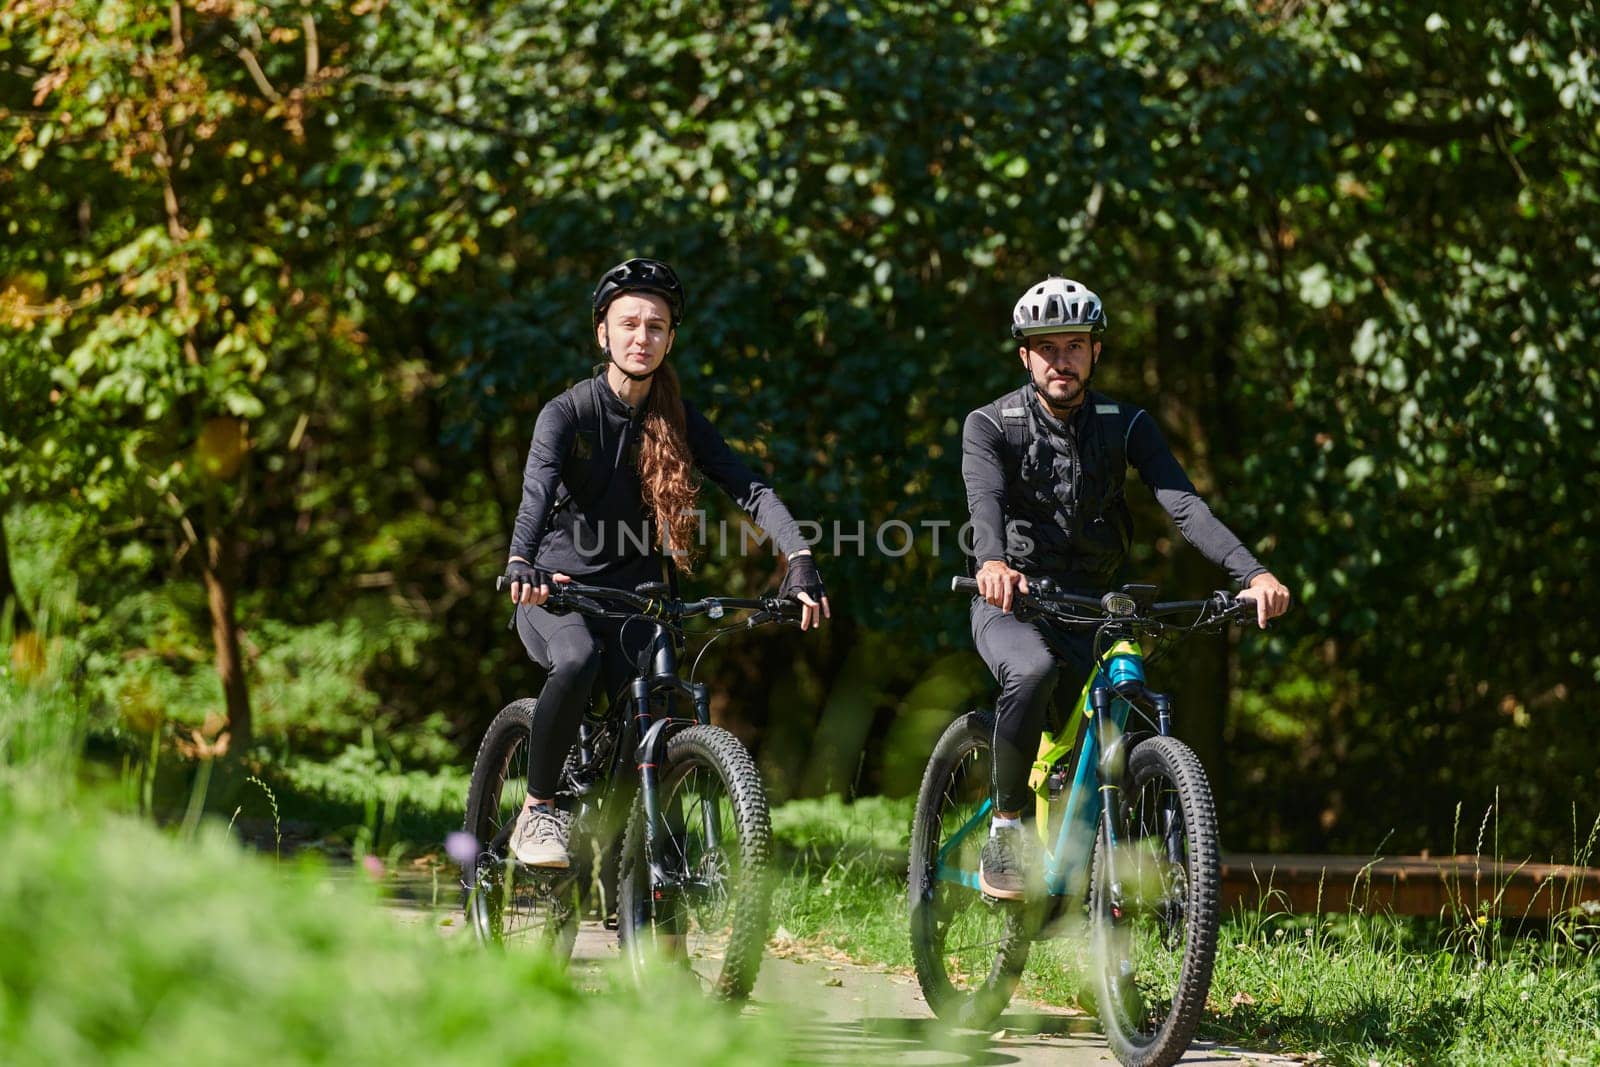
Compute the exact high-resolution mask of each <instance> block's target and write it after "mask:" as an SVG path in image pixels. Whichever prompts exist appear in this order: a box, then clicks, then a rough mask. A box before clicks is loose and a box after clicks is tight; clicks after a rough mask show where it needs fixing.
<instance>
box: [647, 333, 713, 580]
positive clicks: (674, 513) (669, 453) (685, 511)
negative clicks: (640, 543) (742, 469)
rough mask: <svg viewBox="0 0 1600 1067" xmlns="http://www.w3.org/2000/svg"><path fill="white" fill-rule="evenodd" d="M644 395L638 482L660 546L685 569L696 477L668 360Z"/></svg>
mask: <svg viewBox="0 0 1600 1067" xmlns="http://www.w3.org/2000/svg"><path fill="white" fill-rule="evenodd" d="M655 379H656V380H655V382H654V384H652V385H651V387H650V398H649V399H648V400H646V401H645V409H644V431H643V440H642V441H641V442H640V444H639V485H640V488H641V489H642V490H643V491H644V499H645V503H647V504H649V505H650V511H651V515H652V517H653V519H654V520H655V526H656V536H657V537H658V538H660V541H661V551H663V552H665V553H666V554H667V555H668V556H669V557H671V558H672V561H673V562H674V563H676V564H677V565H678V566H679V567H680V568H682V569H683V570H685V571H688V570H692V569H693V566H694V556H695V548H696V545H695V536H696V534H697V533H698V532H699V527H700V524H699V521H698V519H697V518H696V516H695V515H694V514H693V512H694V501H695V495H696V493H698V492H699V490H700V478H699V476H698V475H697V474H696V473H695V470H694V463H693V461H692V460H691V458H690V456H689V431H688V426H687V422H686V418H685V415H684V411H683V393H682V392H681V391H680V390H679V388H678V373H677V371H675V370H673V369H672V366H671V365H670V364H668V363H663V364H662V365H661V367H660V369H658V370H657V371H656V374H655Z"/></svg>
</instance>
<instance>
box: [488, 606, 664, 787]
mask: <svg viewBox="0 0 1600 1067" xmlns="http://www.w3.org/2000/svg"><path fill="white" fill-rule="evenodd" d="M654 630H655V628H654V627H652V626H647V625H645V624H643V623H639V622H635V623H634V624H633V625H632V626H626V625H625V623H624V620H619V619H589V618H586V617H585V616H582V615H578V614H576V613H567V614H562V615H552V614H551V613H550V612H548V611H546V610H545V609H544V608H537V607H533V606H531V605H526V606H520V607H518V608H517V635H518V636H519V637H521V638H522V643H523V645H524V646H525V647H526V648H527V650H528V656H529V657H530V658H531V659H532V660H533V661H534V662H535V663H537V664H539V665H540V666H541V667H543V668H545V670H547V671H549V672H550V674H549V677H547V678H546V679H545V682H544V688H543V689H541V690H540V691H539V699H538V701H537V702H536V703H535V705H534V709H533V717H532V727H531V730H530V735H531V736H530V739H529V747H528V792H529V793H530V794H532V795H533V796H534V797H535V798H537V799H539V800H549V799H550V798H551V797H553V796H555V795H556V785H557V783H558V782H559V780H560V777H561V764H562V761H564V760H565V759H566V756H567V751H568V750H569V749H570V748H571V747H572V746H573V744H574V743H575V742H576V741H577V740H578V723H579V721H580V720H581V719H582V718H583V709H584V708H585V707H586V706H588V703H589V698H590V695H591V694H592V693H593V691H594V684H595V681H596V680H597V679H601V678H603V679H604V681H605V691H606V694H607V695H608V696H609V697H611V699H612V700H613V701H615V700H617V699H618V691H619V690H621V689H622V688H623V687H624V686H626V685H627V683H628V682H630V681H632V679H633V677H634V675H635V674H636V673H637V671H636V667H635V660H636V659H637V657H638V654H639V652H640V651H642V650H643V649H644V647H645V646H646V645H648V644H649V642H650V638H651V637H652V636H653V635H654ZM624 641H625V642H626V647H624Z"/></svg>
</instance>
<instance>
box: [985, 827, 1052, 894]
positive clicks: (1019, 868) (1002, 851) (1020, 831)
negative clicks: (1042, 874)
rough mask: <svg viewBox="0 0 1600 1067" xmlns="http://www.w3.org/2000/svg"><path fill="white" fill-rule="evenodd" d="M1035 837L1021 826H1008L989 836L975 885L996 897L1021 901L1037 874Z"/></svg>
mask: <svg viewBox="0 0 1600 1067" xmlns="http://www.w3.org/2000/svg"><path fill="white" fill-rule="evenodd" d="M1037 840H1038V839H1037V838H1035V837H1033V835H1032V831H1030V830H1028V829H1025V828H1023V827H1014V826H1007V827H1003V828H1001V829H999V830H996V831H994V833H992V834H990V835H989V840H988V841H987V842H985V843H984V846H983V852H982V854H981V855H980V856H979V861H978V888H979V889H981V890H982V891H983V892H984V894H985V895H987V896H990V897H993V898H994V899H996V900H1021V899H1022V898H1023V897H1024V896H1025V895H1026V894H1027V890H1028V884H1029V882H1030V881H1031V880H1032V879H1033V878H1034V877H1035V876H1036V874H1037V868H1038V860H1037V856H1036V855H1035V854H1036V853H1037V852H1038V846H1037V844H1036V842H1037Z"/></svg>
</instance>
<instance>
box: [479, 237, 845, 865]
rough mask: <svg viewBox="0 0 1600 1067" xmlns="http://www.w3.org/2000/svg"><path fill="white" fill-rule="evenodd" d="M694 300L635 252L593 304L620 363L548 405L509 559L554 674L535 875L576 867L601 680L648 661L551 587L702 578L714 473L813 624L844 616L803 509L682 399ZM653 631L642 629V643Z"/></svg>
mask: <svg viewBox="0 0 1600 1067" xmlns="http://www.w3.org/2000/svg"><path fill="white" fill-rule="evenodd" d="M683 303H684V301H683V287H682V286H681V285H680V284H679V282H678V277H677V275H676V274H675V273H673V271H672V268H671V267H668V266H667V265H666V264H665V263H661V262H659V261H657V260H652V259H630V260H627V261H626V262H624V263H621V264H618V265H617V266H615V267H613V268H612V269H610V270H608V271H606V273H605V274H604V275H603V276H602V277H601V279H600V283H599V285H597V286H596V287H595V290H594V298H593V301H592V308H593V320H594V330H595V340H596V341H597V342H598V343H599V345H600V349H601V351H602V352H604V353H605V356H606V362H605V364H603V365H602V368H601V369H600V370H599V371H598V372H597V373H596V374H595V375H594V377H592V378H589V379H587V380H586V381H581V382H579V383H578V384H576V385H574V386H573V387H572V388H570V389H568V390H567V391H566V392H564V393H562V394H561V395H559V396H557V397H555V398H554V399H553V400H551V401H550V402H549V403H547V404H545V405H544V407H543V409H542V410H541V411H540V412H539V418H538V421H537V423H536V424H535V426H534V431H533V443H532V444H531V445H530V446H529V449H528V462H527V466H526V467H525V469H524V472H523V480H522V505H521V507H519V508H518V509H517V521H516V527H515V530H514V531H513V533H512V537H511V555H510V560H509V562H508V563H507V565H506V574H507V576H508V577H509V578H510V579H511V599H512V602H513V603H515V604H517V605H518V607H517V611H516V621H517V633H518V634H519V635H520V636H521V638H522V642H523V644H524V645H526V646H527V649H528V655H529V656H530V657H532V658H533V660H534V661H535V662H537V663H539V664H540V665H541V666H543V667H544V668H545V669H546V670H548V671H549V677H548V678H547V679H546V680H545V684H544V688H543V690H542V691H541V692H540V694H539V699H538V701H537V703H536V705H535V708H534V712H533V716H532V726H531V738H530V743H529V760H528V795H527V800H526V803H525V804H524V806H523V810H522V813H521V814H520V815H519V816H518V819H517V826H516V829H515V830H514V831H513V833H512V837H511V851H512V853H513V854H514V855H515V856H516V858H517V861H518V862H519V863H522V864H524V865H526V866H532V867H566V866H568V865H569V864H570V862H571V861H570V858H569V856H568V854H567V841H566V823H565V820H564V819H563V817H562V815H561V813H559V812H557V811H556V809H555V804H554V798H555V792H556V782H557V779H558V778H559V776H560V773H561V764H562V760H563V759H564V758H565V755H566V752H567V750H568V749H569V748H571V746H572V744H573V742H574V741H576V739H577V736H578V723H579V720H580V718H581V716H582V714H583V709H584V707H585V706H586V704H587V703H588V700H589V694H590V692H591V690H592V688H593V686H594V683H595V681H596V679H597V677H603V678H604V680H605V683H606V690H607V693H608V694H609V695H613V696H614V695H615V694H616V692H617V691H618V688H619V687H620V685H621V684H622V683H623V682H624V681H626V679H627V678H628V677H629V676H630V674H631V662H632V657H633V655H635V654H637V652H638V648H637V647H632V648H629V647H624V641H625V639H627V637H628V636H629V635H627V634H625V633H624V632H623V629H624V628H623V626H622V624H620V623H616V622H612V621H610V620H594V619H587V618H585V617H584V616H582V615H578V614H560V615H556V614H552V613H551V612H549V611H547V610H545V608H544V607H543V606H542V605H543V604H544V603H545V601H546V600H547V599H548V598H549V596H550V588H551V583H552V582H563V583H564V582H569V581H572V580H574V579H578V580H581V581H582V582H583V583H584V584H587V585H601V586H607V587H609V588H613V589H633V588H635V587H636V586H638V585H639V584H641V583H643V582H650V581H659V580H660V579H661V577H662V574H663V569H664V566H676V567H678V568H681V569H688V567H689V566H690V565H691V564H692V554H693V549H694V545H695V539H696V535H697V534H698V532H699V529H700V516H699V515H698V514H697V513H696V512H695V509H694V503H695V497H696V491H697V489H698V486H699V482H700V476H701V475H704V476H706V477H709V478H710V479H711V480H712V481H713V482H715V483H716V484H717V485H719V486H721V487H722V489H723V491H724V492H726V493H727V494H728V495H729V496H730V497H732V498H733V499H734V501H735V502H736V503H737V504H738V505H739V506H740V507H741V508H743V509H744V510H745V512H746V513H748V514H749V515H750V517H751V518H752V519H753V520H755V522H756V524H757V525H759V526H760V527H761V528H762V529H763V530H765V531H766V532H767V534H768V535H769V536H771V538H772V540H773V542H774V544H776V546H777V548H778V550H779V551H781V552H782V553H783V555H784V556H785V558H786V559H787V561H788V570H787V572H786V573H785V575H784V579H783V585H782V587H781V588H780V590H779V593H780V595H784V596H793V597H795V598H796V599H798V600H799V601H800V603H801V604H802V605H803V609H802V610H803V616H802V619H801V622H800V627H801V629H803V630H804V629H810V628H811V627H813V626H817V625H820V624H821V622H822V620H823V619H824V618H827V617H829V615H830V614H831V612H830V609H829V606H828V598H827V596H826V595H825V593H824V590H823V586H822V579H821V577H820V575H819V574H818V573H817V566H816V562H815V560H814V559H813V558H812V556H811V550H810V549H809V548H808V547H807V546H806V543H805V540H804V539H803V538H802V537H801V535H800V530H799V527H798V525H797V524H796V523H795V520H794V517H793V516H792V515H790V514H789V509H788V508H786V507H785V506H784V504H783V501H782V500H780V499H779V498H778V494H777V493H776V492H774V491H773V489H772V487H771V486H769V485H767V484H766V482H764V481H763V480H762V479H761V478H760V477H758V476H757V475H756V474H754V473H753V472H752V471H751V470H750V468H749V467H748V466H746V465H745V463H744V462H743V461H742V460H741V459H740V458H739V457H738V456H736V455H735V454H734V453H733V450H732V449H730V448H729V447H728V444H727V442H726V441H724V440H723V439H722V435H721V434H719V433H718V432H717V431H716V429H715V428H714V427H713V426H712V425H711V423H710V422H709V421H707V419H706V417H705V416H704V415H703V414H701V413H700V411H699V410H697V409H696V408H695V407H693V406H692V405H690V404H689V403H687V402H686V401H685V400H684V399H683V397H682V395H681V393H680V392H679V389H678V376H677V374H676V373H675V372H674V371H673V369H672V366H671V365H670V364H668V363H667V362H666V358H667V354H668V353H669V352H671V351H672V343H673V341H674V340H675V339H676V337H677V328H678V324H679V322H680V321H682V318H683ZM667 560H670V561H671V562H670V564H669V563H665V561H667ZM641 629H642V628H640V627H635V628H634V631H635V636H636V637H638V638H640V639H642V638H643V636H644V635H642V634H639V631H640V630H641ZM636 643H637V642H635V644H636Z"/></svg>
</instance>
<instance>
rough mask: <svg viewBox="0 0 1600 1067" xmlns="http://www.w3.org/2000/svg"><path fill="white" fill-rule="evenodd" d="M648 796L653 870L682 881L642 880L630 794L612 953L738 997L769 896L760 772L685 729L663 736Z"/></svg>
mask: <svg viewBox="0 0 1600 1067" xmlns="http://www.w3.org/2000/svg"><path fill="white" fill-rule="evenodd" d="M657 797H658V801H659V803H660V810H661V814H662V822H663V823H664V824H665V828H666V831H667V835H668V840H667V841H665V842H664V843H663V847H662V848H661V850H660V851H661V861H662V867H663V869H664V873H665V874H666V875H668V876H669V877H670V878H672V879H674V880H681V882H682V886H681V888H679V889H677V890H672V889H670V888H665V887H663V886H657V885H652V884H651V877H650V864H649V858H648V853H647V851H646V847H645V831H646V825H645V823H646V820H645V817H644V801H643V798H642V796H641V797H639V798H636V799H635V801H634V804H633V810H632V813H631V815H630V817H629V819H628V828H627V831H626V833H625V834H624V837H623V844H622V860H621V866H620V870H619V872H618V877H617V898H618V899H617V920H618V925H619V929H620V932H621V938H622V951H623V953H624V955H626V956H627V957H628V960H629V962H630V964H631V965H632V966H633V968H634V973H635V974H636V975H642V974H643V973H644V971H645V969H646V968H648V967H649V966H650V964H651V963H652V962H653V961H655V960H659V959H666V960H668V961H671V962H676V963H678V964H679V965H682V966H685V967H687V968H688V969H689V970H690V971H692V972H693V973H694V974H695V976H696V977H697V978H698V979H699V980H700V981H701V983H702V984H703V985H705V986H706V987H707V988H708V989H709V990H710V991H711V992H712V993H714V994H715V995H716V996H717V997H719V998H721V999H724V1000H742V999H744V998H745V997H746V996H747V995H749V993H750V987H751V986H752V985H754V984H755V980H756V972H757V971H758V970H760V968H761V953H762V950H763V948H764V947H765V946H766V940H767V915H768V910H769V905H770V902H771V900H770V898H771V886H770V885H769V884H768V880H767V861H768V857H769V855H770V854H771V850H772V827H771V822H770V820H769V818H768V815H767V795H766V791H765V790H764V789H763V788H762V785H761V775H760V773H759V772H757V770H756V766H755V763H754V762H753V761H752V760H751V759H750V754H749V753H748V752H746V751H745V747H744V745H742V744H740V743H739V740H738V739H737V738H735V737H734V736H733V735H732V734H730V733H728V732H727V731H726V730H723V729H721V728H719V727H715V726H690V727H688V728H686V729H684V730H682V731H680V732H678V733H676V734H674V735H672V737H671V738H669V739H668V741H667V745H666V757H665V759H664V760H663V762H662V765H661V770H660V779H659V785H658V787H657Z"/></svg>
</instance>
